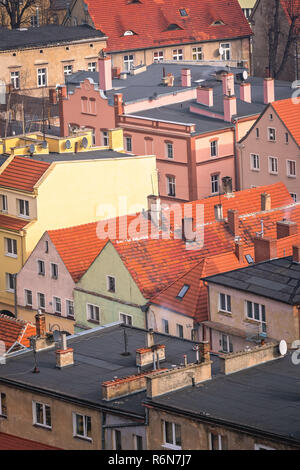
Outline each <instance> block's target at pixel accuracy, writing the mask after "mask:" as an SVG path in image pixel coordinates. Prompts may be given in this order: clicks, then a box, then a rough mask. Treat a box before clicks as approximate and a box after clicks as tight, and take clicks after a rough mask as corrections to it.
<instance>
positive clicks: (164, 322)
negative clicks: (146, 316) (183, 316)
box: [162, 319, 169, 335]
mask: <svg viewBox="0 0 300 470" xmlns="http://www.w3.org/2000/svg"><path fill="white" fill-rule="evenodd" d="M162 329H163V333H166V334H167V335H168V334H169V322H168V320H164V319H162Z"/></svg>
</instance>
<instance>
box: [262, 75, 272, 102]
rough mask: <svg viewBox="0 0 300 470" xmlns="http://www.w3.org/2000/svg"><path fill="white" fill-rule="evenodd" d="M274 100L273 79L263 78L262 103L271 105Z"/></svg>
mask: <svg viewBox="0 0 300 470" xmlns="http://www.w3.org/2000/svg"><path fill="white" fill-rule="evenodd" d="M274 100H275V94H274V79H273V78H264V103H265V104H268V103H272V102H273V101H274Z"/></svg>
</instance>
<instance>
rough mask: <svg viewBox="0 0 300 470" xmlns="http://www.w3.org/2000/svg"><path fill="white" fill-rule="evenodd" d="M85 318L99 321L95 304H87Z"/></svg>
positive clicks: (98, 312)
mask: <svg viewBox="0 0 300 470" xmlns="http://www.w3.org/2000/svg"><path fill="white" fill-rule="evenodd" d="M87 319H88V320H90V321H94V322H97V323H99V321H100V310H99V307H98V306H97V305H92V304H87Z"/></svg>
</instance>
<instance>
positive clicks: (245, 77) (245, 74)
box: [243, 70, 248, 80]
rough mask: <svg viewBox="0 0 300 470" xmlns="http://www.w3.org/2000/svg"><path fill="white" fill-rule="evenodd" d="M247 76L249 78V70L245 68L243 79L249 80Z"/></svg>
mask: <svg viewBox="0 0 300 470" xmlns="http://www.w3.org/2000/svg"><path fill="white" fill-rule="evenodd" d="M247 78H248V72H247V70H244V71H243V80H247Z"/></svg>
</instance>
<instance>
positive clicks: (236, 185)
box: [232, 119, 240, 191]
mask: <svg viewBox="0 0 300 470" xmlns="http://www.w3.org/2000/svg"><path fill="white" fill-rule="evenodd" d="M232 124H233V126H234V127H233V144H234V149H233V151H234V179H235V190H236V191H239V190H240V181H239V172H238V160H237V138H238V132H237V119H233V120H232Z"/></svg>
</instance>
